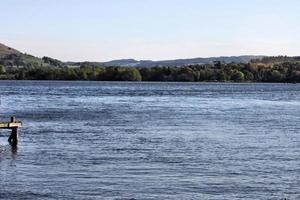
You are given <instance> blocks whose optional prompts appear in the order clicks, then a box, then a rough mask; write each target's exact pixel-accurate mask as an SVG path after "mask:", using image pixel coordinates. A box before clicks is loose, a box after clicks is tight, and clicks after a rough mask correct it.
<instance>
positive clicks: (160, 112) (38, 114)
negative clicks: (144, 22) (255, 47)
mask: <svg viewBox="0 0 300 200" xmlns="http://www.w3.org/2000/svg"><path fill="white" fill-rule="evenodd" d="M0 91H1V93H0V95H1V96H0V100H1V105H0V120H1V121H7V120H9V118H10V116H12V115H16V116H17V118H18V119H19V120H22V121H23V127H22V128H21V129H20V139H21V140H20V144H19V147H18V149H11V148H10V146H9V145H7V137H8V136H9V131H8V130H0V199H8V200H9V199H29V200H32V199H46V200H47V199H75V200H77V199H78V200H81V199H128V200H129V199H137V200H139V199H153V200H154V199H155V200H157V199H222V200H223V199H249V200H250V199H251V200H252V199H284V198H287V199H300V85H299V84H229V83H226V84H225V83H220V84H218V83H126V82H47V81H43V82H42V81H40V82H39V81H1V82H0Z"/></svg>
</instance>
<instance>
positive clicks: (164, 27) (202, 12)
mask: <svg viewBox="0 0 300 200" xmlns="http://www.w3.org/2000/svg"><path fill="white" fill-rule="evenodd" d="M0 9H1V10H0V17H1V19H2V20H1V22H0V24H1V31H0V42H1V43H4V44H7V45H10V46H12V47H14V48H17V49H19V50H21V51H23V52H27V53H30V54H33V55H36V56H51V57H54V58H58V59H61V60H64V61H69V60H72V61H84V60H90V61H107V60H112V59H120V58H135V59H153V60H161V59H174V58H191V57H208V56H229V55H246V54H248V55H249V54H256V55H300V22H299V19H300V1H299V0H1V1H0Z"/></svg>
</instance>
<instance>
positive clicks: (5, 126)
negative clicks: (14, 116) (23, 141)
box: [0, 121, 22, 129]
mask: <svg viewBox="0 0 300 200" xmlns="http://www.w3.org/2000/svg"><path fill="white" fill-rule="evenodd" d="M20 127H22V122H21V121H16V122H0V129H13V128H20Z"/></svg>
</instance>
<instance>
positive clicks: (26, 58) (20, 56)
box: [0, 43, 65, 68]
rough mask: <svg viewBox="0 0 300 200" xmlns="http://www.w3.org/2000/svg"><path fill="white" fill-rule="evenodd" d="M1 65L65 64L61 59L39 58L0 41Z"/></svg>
mask: <svg viewBox="0 0 300 200" xmlns="http://www.w3.org/2000/svg"><path fill="white" fill-rule="evenodd" d="M0 65H3V66H5V67H19V68H20V67H26V68H32V67H48V66H57V67H62V66H65V64H64V63H63V62H61V61H59V60H56V59H52V58H49V57H43V58H38V57H35V56H32V55H29V54H24V53H22V52H20V51H18V50H16V49H13V48H11V47H8V46H6V45H4V44H1V43H0Z"/></svg>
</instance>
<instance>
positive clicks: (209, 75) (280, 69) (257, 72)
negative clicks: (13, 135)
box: [0, 58, 300, 83]
mask: <svg viewBox="0 0 300 200" xmlns="http://www.w3.org/2000/svg"><path fill="white" fill-rule="evenodd" d="M46 59H48V58H46ZM46 59H45V60H46ZM274 59H275V58H274ZM276 60H278V59H277V58H276ZM46 61H47V62H58V61H56V60H49V59H48V60H46ZM262 61H263V62H262ZM271 61H272V59H271V60H270V58H268V59H264V60H256V61H252V62H249V63H222V62H214V63H213V64H203V65H200V64H199V65H189V66H182V67H164V66H158V67H151V68H150V67H142V68H141V67H118V66H112V67H103V66H93V65H92V64H89V63H82V65H81V66H80V67H66V66H62V67H61V66H34V67H30V68H25V67H23V68H20V67H4V66H1V65H0V79H2V80H92V81H178V82H202V81H219V82H226V81H231V82H287V83H300V62H299V61H290V60H288V61H284V62H271Z"/></svg>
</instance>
